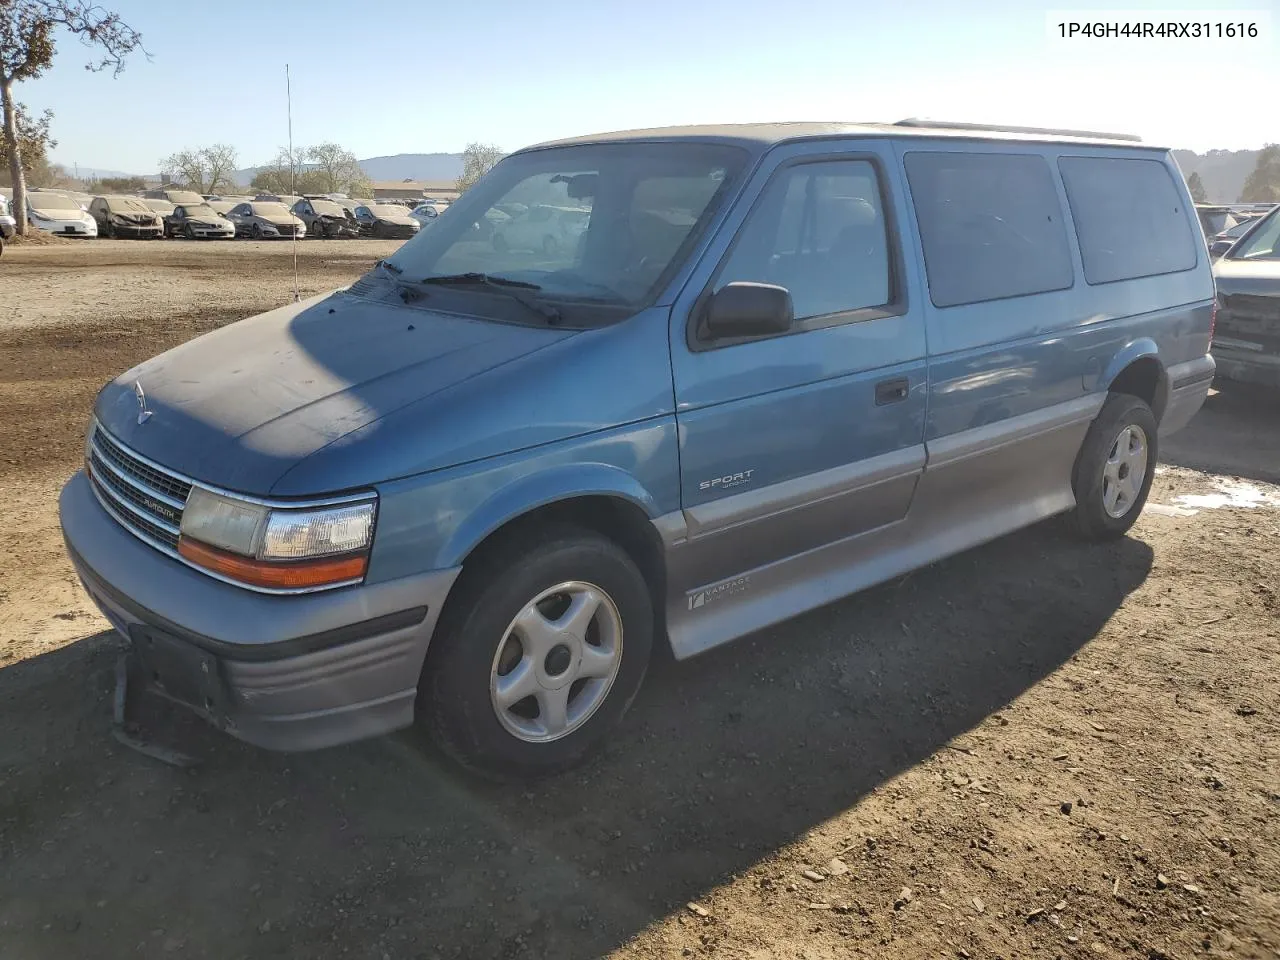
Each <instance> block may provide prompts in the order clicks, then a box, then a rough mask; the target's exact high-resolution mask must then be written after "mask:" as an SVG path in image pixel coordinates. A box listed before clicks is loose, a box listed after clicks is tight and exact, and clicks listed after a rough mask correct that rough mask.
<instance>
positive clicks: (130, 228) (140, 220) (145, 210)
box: [89, 195, 165, 240]
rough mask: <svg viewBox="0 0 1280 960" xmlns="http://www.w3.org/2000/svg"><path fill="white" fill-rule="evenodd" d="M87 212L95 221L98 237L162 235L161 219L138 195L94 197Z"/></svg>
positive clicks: (152, 238)
mask: <svg viewBox="0 0 1280 960" xmlns="http://www.w3.org/2000/svg"><path fill="white" fill-rule="evenodd" d="M89 214H90V215H91V216H92V217H93V219H94V220H96V221H97V223H98V236H100V237H119V238H121V239H128V238H133V239H135V240H155V239H156V238H158V237H163V236H164V235H165V229H164V219H163V218H162V217H161V216H160V214H158V213H156V212H155V211H154V210H152V209H151V208H150V207H149V206H147V204H146V202H145V201H143V200H140V199H139V198H137V197H125V196H114V195H112V196H105V197H94V198H93V200H92V201H91V202H90V203H89Z"/></svg>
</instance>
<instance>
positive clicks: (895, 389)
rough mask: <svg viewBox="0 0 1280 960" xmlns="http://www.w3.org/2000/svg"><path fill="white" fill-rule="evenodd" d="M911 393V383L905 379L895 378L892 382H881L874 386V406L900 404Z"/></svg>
mask: <svg viewBox="0 0 1280 960" xmlns="http://www.w3.org/2000/svg"><path fill="white" fill-rule="evenodd" d="M910 392H911V381H910V380H908V379H907V378H906V377H895V378H894V379H892V380H881V381H880V382H879V383H877V384H876V406H877V407H882V406H884V405H885V404H886V403H901V402H902V401H903V400H905V399H907V394H909V393H910Z"/></svg>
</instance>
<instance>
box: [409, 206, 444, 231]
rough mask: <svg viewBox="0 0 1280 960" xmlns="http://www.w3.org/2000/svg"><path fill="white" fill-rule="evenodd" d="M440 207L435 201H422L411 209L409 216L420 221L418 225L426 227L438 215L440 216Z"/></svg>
mask: <svg viewBox="0 0 1280 960" xmlns="http://www.w3.org/2000/svg"><path fill="white" fill-rule="evenodd" d="M440 210H441V208H440V207H437V206H436V205H435V204H433V203H420V204H418V205H417V206H416V207H414V208H413V210H412V211H410V213H409V216H411V217H413V219H415V220H417V221H418V225H419V226H421V227H426V226H429V225H430V224H431V222H432V221H433V220H435V218H436V217H438V216H440Z"/></svg>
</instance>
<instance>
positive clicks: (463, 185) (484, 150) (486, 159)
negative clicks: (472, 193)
mask: <svg viewBox="0 0 1280 960" xmlns="http://www.w3.org/2000/svg"><path fill="white" fill-rule="evenodd" d="M503 156H504V154H503V152H502V148H501V147H495V146H494V145H493V144H492V143H468V144H467V148H466V149H465V150H463V151H462V176H460V177H459V178H458V192H459V193H461V192H463V191H464V190H466V189H467V188H468V187H470V186H471V185H472V184H473V183H475V182H476V181H477V180H479V179H480V178H481V177H483V176H484V175H485V174H486V173H488V172H489V171H490V170H492V169H493V168H494V167H495V166H497V165H498V161H499V160H501V159H502V158H503Z"/></svg>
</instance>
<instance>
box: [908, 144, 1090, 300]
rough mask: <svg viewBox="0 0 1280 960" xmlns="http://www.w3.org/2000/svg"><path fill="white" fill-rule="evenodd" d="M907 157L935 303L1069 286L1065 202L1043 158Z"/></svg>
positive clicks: (981, 155)
mask: <svg viewBox="0 0 1280 960" xmlns="http://www.w3.org/2000/svg"><path fill="white" fill-rule="evenodd" d="M904 163H905V164H906V168H907V181H908V182H909V183H910V185H911V197H912V201H913V203H914V204H915V209H916V222H917V224H918V225H919V227H920V242H921V244H922V246H923V247H924V262H925V271H926V273H927V274H928V276H929V297H930V299H931V300H932V301H933V303H934V305H935V306H939V307H954V306H959V305H960V304H965V303H980V302H982V301H984V300H1003V299H1005V298H1006V297H1021V296H1026V295H1028V294H1032V293H1046V292H1048V291H1050V290H1065V289H1066V288H1067V287H1070V286H1071V284H1072V281H1073V277H1072V272H1071V253H1070V249H1069V247H1068V246H1067V232H1066V229H1065V227H1064V226H1063V214H1062V208H1061V205H1060V204H1059V203H1058V193H1057V190H1056V189H1055V186H1054V177H1053V171H1052V169H1051V168H1050V167H1049V164H1048V162H1047V161H1046V160H1045V159H1044V158H1043V157H1036V156H1022V155H1016V154H1005V153H933V152H913V153H908V154H906V156H905V157H904Z"/></svg>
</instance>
